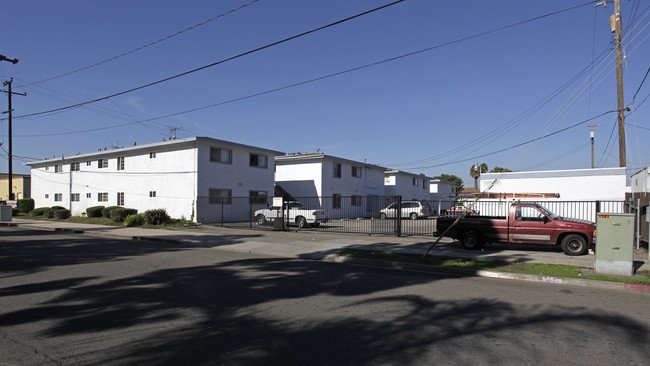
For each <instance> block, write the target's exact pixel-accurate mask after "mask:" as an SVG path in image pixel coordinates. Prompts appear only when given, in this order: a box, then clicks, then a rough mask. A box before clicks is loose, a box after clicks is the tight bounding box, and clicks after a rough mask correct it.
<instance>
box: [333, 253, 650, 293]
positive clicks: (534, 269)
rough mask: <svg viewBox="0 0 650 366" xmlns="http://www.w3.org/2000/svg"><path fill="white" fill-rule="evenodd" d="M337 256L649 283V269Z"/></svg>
mask: <svg viewBox="0 0 650 366" xmlns="http://www.w3.org/2000/svg"><path fill="white" fill-rule="evenodd" d="M339 255H340V256H343V257H356V258H367V259H378V260H385V261H393V262H406V263H417V264H425V265H432V266H442V267H458V268H470V269H476V270H486V271H498V272H512V273H524V274H532V275H540V276H553V277H564V278H581V279H589V280H598V281H611V282H622V283H633V284H639V285H650V271H637V276H636V277H634V278H632V277H616V276H606V275H596V274H592V273H590V272H593V270H592V269H590V268H582V267H579V266H570V265H565V264H547V263H527V262H526V263H523V262H507V261H502V260H495V259H483V258H462V257H447V256H427V257H425V258H423V257H422V255H420V254H411V253H396V252H381V251H374V250H361V249H343V250H341V251H340V252H339Z"/></svg>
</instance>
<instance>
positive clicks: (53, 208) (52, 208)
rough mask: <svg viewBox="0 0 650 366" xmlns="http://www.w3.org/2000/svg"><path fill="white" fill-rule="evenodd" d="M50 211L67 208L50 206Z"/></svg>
mask: <svg viewBox="0 0 650 366" xmlns="http://www.w3.org/2000/svg"><path fill="white" fill-rule="evenodd" d="M50 209H51V210H67V208H65V207H63V206H52V207H50Z"/></svg>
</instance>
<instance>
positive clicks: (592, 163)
mask: <svg viewBox="0 0 650 366" xmlns="http://www.w3.org/2000/svg"><path fill="white" fill-rule="evenodd" d="M598 126H600V125H587V126H585V127H591V169H593V168H594V135H595V130H594V127H598Z"/></svg>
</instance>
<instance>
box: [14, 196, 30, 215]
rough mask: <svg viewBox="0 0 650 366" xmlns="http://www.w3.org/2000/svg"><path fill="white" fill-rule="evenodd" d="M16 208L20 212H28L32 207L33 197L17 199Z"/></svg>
mask: <svg viewBox="0 0 650 366" xmlns="http://www.w3.org/2000/svg"><path fill="white" fill-rule="evenodd" d="M17 204H18V210H19V211H20V212H21V213H29V212H31V211H32V210H33V209H34V199H33V198H21V199H19V200H18V201H17Z"/></svg>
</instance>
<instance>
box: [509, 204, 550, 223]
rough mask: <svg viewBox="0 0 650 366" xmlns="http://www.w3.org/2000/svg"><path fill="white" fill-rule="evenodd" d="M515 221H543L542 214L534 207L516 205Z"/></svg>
mask: <svg viewBox="0 0 650 366" xmlns="http://www.w3.org/2000/svg"><path fill="white" fill-rule="evenodd" d="M515 221H544V214H543V213H542V212H541V211H539V210H538V209H537V208H535V207H531V206H517V209H516V210H515Z"/></svg>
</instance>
